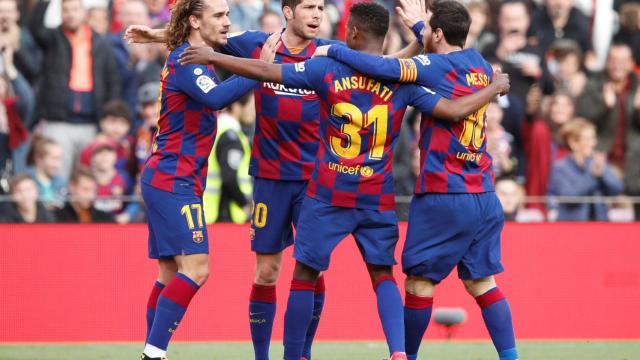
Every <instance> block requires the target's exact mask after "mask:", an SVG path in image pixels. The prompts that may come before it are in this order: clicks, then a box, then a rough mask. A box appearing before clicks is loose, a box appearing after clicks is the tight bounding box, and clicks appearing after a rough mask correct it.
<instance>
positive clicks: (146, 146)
mask: <svg viewBox="0 0 640 360" xmlns="http://www.w3.org/2000/svg"><path fill="white" fill-rule="evenodd" d="M159 94H160V82H150V83H146V84H144V85H142V87H140V89H139V90H138V104H139V108H138V116H139V117H140V120H141V121H142V124H141V125H140V127H138V130H137V131H136V146H135V157H136V162H137V165H138V172H139V170H140V169H142V167H143V166H144V163H145V162H146V161H147V158H148V157H149V155H150V154H151V147H152V144H153V137H154V135H155V133H156V130H157V127H158V96H159Z"/></svg>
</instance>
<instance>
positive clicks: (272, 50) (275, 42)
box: [260, 33, 282, 63]
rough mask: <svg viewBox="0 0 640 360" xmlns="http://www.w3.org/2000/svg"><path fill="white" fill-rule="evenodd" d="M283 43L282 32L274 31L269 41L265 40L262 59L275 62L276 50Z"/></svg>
mask: <svg viewBox="0 0 640 360" xmlns="http://www.w3.org/2000/svg"><path fill="white" fill-rule="evenodd" d="M280 44H282V40H281V35H280V33H273V34H271V36H269V38H268V39H267V41H265V43H264V45H262V50H261V51H260V60H262V61H265V62H268V63H273V61H274V60H275V59H276V52H277V51H278V48H279V47H280Z"/></svg>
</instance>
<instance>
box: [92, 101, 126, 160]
mask: <svg viewBox="0 0 640 360" xmlns="http://www.w3.org/2000/svg"><path fill="white" fill-rule="evenodd" d="M131 118H132V115H131V110H129V106H127V104H126V103H125V102H124V101H122V100H113V101H109V102H108V103H107V104H106V105H105V106H104V110H103V111H102V118H100V124H99V125H100V132H99V133H98V135H96V137H95V138H94V139H93V140H92V141H91V142H90V143H89V144H87V146H85V147H84V149H82V152H81V153H80V164H81V165H83V166H90V164H91V157H92V156H93V152H94V150H95V149H96V147H98V146H102V145H103V144H104V143H110V144H115V146H116V149H117V156H118V157H117V168H118V170H120V171H129V170H130V167H129V161H130V160H131V151H132V149H133V137H132V136H131V135H130V134H129V130H131Z"/></svg>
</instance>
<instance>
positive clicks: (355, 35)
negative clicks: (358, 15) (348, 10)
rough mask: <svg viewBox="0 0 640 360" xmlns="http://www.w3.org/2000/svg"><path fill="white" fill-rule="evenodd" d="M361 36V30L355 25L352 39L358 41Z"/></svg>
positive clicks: (352, 29)
mask: <svg viewBox="0 0 640 360" xmlns="http://www.w3.org/2000/svg"><path fill="white" fill-rule="evenodd" d="M359 34H360V29H358V25H353V27H352V28H351V38H353V39H356V38H357V37H358V35H359Z"/></svg>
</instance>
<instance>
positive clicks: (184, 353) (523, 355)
mask: <svg viewBox="0 0 640 360" xmlns="http://www.w3.org/2000/svg"><path fill="white" fill-rule="evenodd" d="M423 346H424V348H423V350H422V351H421V354H420V358H419V359H429V360H439V359H442V360H445V359H446V360H484V359H487V360H494V359H497V356H496V353H495V350H494V349H493V346H492V345H491V343H489V342H464V341H454V342H426V343H424V344H423ZM141 347H142V345H141V344H129V343H126V344H60V345H49V344H18V345H0V360H71V359H73V360H75V359H78V360H107V359H114V360H116V359H117V360H126V359H132V360H137V359H139V356H140V350H141ZM272 347H273V349H272V351H271V358H272V359H282V346H281V345H280V344H278V343H275V344H273V346H272ZM518 350H519V353H520V359H523V360H524V359H540V360H543V359H544V360H552V359H559V360H560V359H562V360H570V359H580V360H605V359H606V360H632V359H634V360H636V359H640V340H639V341H620V342H616V341H522V342H519V343H518ZM385 352H386V345H385V344H384V343H378V342H371V343H368V342H318V343H317V344H316V345H314V356H313V359H314V360H347V359H348V360H360V359H362V360H382V359H384V358H385ZM252 355H253V352H252V350H251V344H249V343H176V344H172V345H171V347H170V349H169V356H170V360H196V359H211V360H215V359H221V360H236V359H237V360H251V359H253V356H252Z"/></svg>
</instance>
